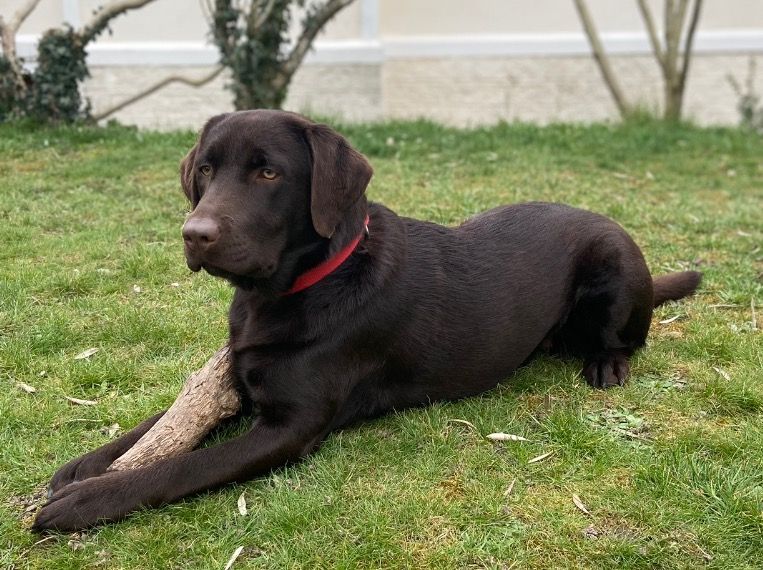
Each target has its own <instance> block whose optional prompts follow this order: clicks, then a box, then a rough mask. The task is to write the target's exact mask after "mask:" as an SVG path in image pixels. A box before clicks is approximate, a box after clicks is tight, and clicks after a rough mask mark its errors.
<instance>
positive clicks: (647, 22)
mask: <svg viewBox="0 0 763 570" xmlns="http://www.w3.org/2000/svg"><path fill="white" fill-rule="evenodd" d="M638 7H639V10H641V17H642V19H643V20H644V27H645V28H646V31H647V33H648V34H649V42H650V43H651V44H652V51H653V52H654V57H655V58H656V59H657V63H659V64H660V67H661V68H662V73H663V75H664V74H665V65H666V63H665V52H664V51H663V49H662V46H661V45H660V39H659V37H658V36H657V27H656V26H655V25H654V18H652V12H651V10H650V9H649V5H648V4H647V3H646V0H638Z"/></svg>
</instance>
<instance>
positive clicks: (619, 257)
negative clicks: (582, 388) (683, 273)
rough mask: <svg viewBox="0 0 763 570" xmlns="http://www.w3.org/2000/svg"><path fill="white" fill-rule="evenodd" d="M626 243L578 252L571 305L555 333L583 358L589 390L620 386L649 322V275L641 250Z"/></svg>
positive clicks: (643, 341)
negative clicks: (578, 258)
mask: <svg viewBox="0 0 763 570" xmlns="http://www.w3.org/2000/svg"><path fill="white" fill-rule="evenodd" d="M618 237H620V236H618ZM623 237H626V238H627V236H623ZM625 241H626V243H622V241H621V240H619V239H616V240H615V243H614V244H613V243H612V242H611V241H609V240H607V243H605V244H601V243H598V244H596V245H594V246H592V247H591V248H589V250H588V251H587V252H586V253H585V255H584V256H581V260H580V264H579V265H578V271H577V275H576V286H575V288H574V300H573V306H572V309H571V311H570V314H569V316H568V318H567V320H566V321H565V323H564V324H563V326H562V327H561V329H560V331H559V333H558V337H557V338H558V340H559V342H560V344H561V345H562V347H563V348H564V349H565V352H567V353H569V354H572V355H574V356H579V357H582V358H583V376H585V378H586V380H587V381H588V383H589V384H590V385H591V386H593V387H594V388H607V387H609V386H622V385H624V384H625V381H626V379H627V377H628V373H629V369H630V367H629V364H628V359H629V357H630V356H631V355H632V354H633V353H634V352H635V351H636V350H637V349H638V348H640V347H641V346H643V345H644V344H645V342H646V335H647V332H648V331H649V324H650V322H651V317H652V305H653V298H652V296H653V292H652V278H651V276H650V274H649V270H648V269H647V267H646V263H645V262H644V259H643V257H642V256H641V252H640V251H639V250H638V248H637V247H636V246H635V244H633V242H631V241H630V240H629V239H626V240H625ZM617 242H620V243H619V245H618V244H617ZM613 245H617V247H613Z"/></svg>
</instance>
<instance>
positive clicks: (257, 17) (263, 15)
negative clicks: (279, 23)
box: [249, 0, 276, 36]
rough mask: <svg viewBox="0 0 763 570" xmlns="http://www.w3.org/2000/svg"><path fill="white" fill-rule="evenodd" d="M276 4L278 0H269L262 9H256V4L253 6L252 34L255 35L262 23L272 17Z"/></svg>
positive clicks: (251, 18)
mask: <svg viewBox="0 0 763 570" xmlns="http://www.w3.org/2000/svg"><path fill="white" fill-rule="evenodd" d="M275 5H276V0H268V3H267V4H265V7H264V8H261V9H260V10H255V9H254V6H252V13H251V16H250V22H251V24H252V28H251V31H250V34H249V35H250V36H253V35H254V32H255V31H257V30H258V29H259V28H260V26H262V24H264V23H265V21H266V20H267V19H268V18H269V17H270V14H271V13H272V12H273V7H274V6H275Z"/></svg>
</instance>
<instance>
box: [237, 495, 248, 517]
mask: <svg viewBox="0 0 763 570" xmlns="http://www.w3.org/2000/svg"><path fill="white" fill-rule="evenodd" d="M238 512H239V513H241V516H242V517H245V516H246V514H247V512H248V511H247V510H246V497H245V496H244V493H241V495H239V497H238Z"/></svg>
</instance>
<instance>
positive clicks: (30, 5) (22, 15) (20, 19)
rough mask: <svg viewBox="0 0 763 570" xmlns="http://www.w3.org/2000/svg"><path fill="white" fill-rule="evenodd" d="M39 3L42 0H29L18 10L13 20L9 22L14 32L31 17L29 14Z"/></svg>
mask: <svg viewBox="0 0 763 570" xmlns="http://www.w3.org/2000/svg"><path fill="white" fill-rule="evenodd" d="M39 3H40V0H27V3H26V4H24V5H23V6H22V7H21V8H19V9H18V10H16V13H15V14H14V15H13V18H11V21H10V22H8V25H9V26H10V28H11V29H12V30H13V33H14V34H15V33H16V32H18V31H19V28H20V27H21V24H23V23H24V21H25V20H26V19H27V18H28V17H29V14H31V13H32V12H33V11H34V9H35V8H37V4H39Z"/></svg>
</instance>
